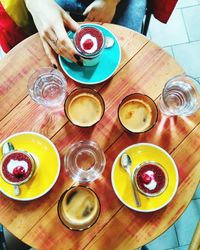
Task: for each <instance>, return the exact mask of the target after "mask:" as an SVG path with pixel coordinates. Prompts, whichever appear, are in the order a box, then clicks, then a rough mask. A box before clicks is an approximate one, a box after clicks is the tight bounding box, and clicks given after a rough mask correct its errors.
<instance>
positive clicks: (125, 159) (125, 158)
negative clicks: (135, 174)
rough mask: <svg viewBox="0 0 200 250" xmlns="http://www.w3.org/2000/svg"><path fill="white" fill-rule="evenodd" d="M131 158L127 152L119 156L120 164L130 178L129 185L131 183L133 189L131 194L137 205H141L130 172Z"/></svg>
mask: <svg viewBox="0 0 200 250" xmlns="http://www.w3.org/2000/svg"><path fill="white" fill-rule="evenodd" d="M131 164H132V161H131V158H130V156H129V155H128V154H125V153H124V154H123V155H122V156H121V166H122V167H123V168H124V170H126V172H127V173H128V175H129V177H130V179H131V185H132V189H133V195H134V199H135V204H136V206H137V207H140V206H141V202H140V200H139V197H138V194H137V191H136V187H135V182H134V180H132V174H131Z"/></svg>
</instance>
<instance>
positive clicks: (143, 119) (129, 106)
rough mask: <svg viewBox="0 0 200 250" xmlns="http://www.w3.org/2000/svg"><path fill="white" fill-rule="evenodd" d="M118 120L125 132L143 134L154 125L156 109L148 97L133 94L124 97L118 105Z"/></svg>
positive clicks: (156, 116)
mask: <svg viewBox="0 0 200 250" xmlns="http://www.w3.org/2000/svg"><path fill="white" fill-rule="evenodd" d="M118 118H119V121H120V123H121V125H122V127H123V129H124V130H125V131H127V132H131V133H143V132H146V131H148V130H150V129H151V128H153V127H154V125H155V124H156V122H157V119H158V109H157V106H156V104H155V102H154V101H153V100H152V99H151V98H150V97H149V96H147V95H144V94H140V93H133V94H130V95H128V96H126V97H125V98H124V99H123V100H122V102H121V103H120V105H119V107H118Z"/></svg>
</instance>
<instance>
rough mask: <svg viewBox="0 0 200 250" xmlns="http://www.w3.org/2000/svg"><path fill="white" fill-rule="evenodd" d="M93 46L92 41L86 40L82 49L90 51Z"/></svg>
mask: <svg viewBox="0 0 200 250" xmlns="http://www.w3.org/2000/svg"><path fill="white" fill-rule="evenodd" d="M93 45H94V43H93V41H92V40H91V39H87V40H85V42H84V43H83V48H84V49H85V50H89V49H91V48H92V47H93Z"/></svg>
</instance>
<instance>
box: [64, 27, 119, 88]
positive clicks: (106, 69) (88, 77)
mask: <svg viewBox="0 0 200 250" xmlns="http://www.w3.org/2000/svg"><path fill="white" fill-rule="evenodd" d="M90 25H91V26H94V27H96V28H98V29H100V30H101V31H102V32H103V34H104V35H105V36H108V37H112V38H113V39H114V41H115V42H114V45H113V46H112V47H110V48H107V49H104V50H103V54H102V57H101V60H100V62H99V63H98V64H97V65H95V66H92V67H86V66H83V67H81V66H79V65H78V64H76V63H72V62H70V61H69V60H68V59H66V58H64V57H62V56H59V62H60V65H61V67H62V69H63V71H64V72H65V73H66V74H67V75H68V76H69V77H70V78H72V79H73V80H74V81H76V82H79V83H83V84H89V85H93V84H98V83H101V82H104V81H106V80H107V79H108V78H110V77H111V76H112V75H113V74H114V72H115V71H116V69H117V68H118V66H119V64H120V60H121V49H120V45H119V42H118V41H117V38H116V37H115V35H114V34H113V33H112V32H111V31H110V30H108V29H107V28H105V27H104V26H101V25H98V24H90ZM71 36H73V33H72V32H71V33H69V37H71Z"/></svg>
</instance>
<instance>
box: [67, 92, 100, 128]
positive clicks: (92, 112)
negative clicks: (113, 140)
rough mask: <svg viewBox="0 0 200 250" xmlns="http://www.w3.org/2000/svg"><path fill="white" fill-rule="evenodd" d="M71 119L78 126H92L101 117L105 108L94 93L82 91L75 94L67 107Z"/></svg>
mask: <svg viewBox="0 0 200 250" xmlns="http://www.w3.org/2000/svg"><path fill="white" fill-rule="evenodd" d="M67 113H68V116H69V119H70V120H71V121H72V122H73V123H74V124H76V125H78V126H83V127H87V126H91V125H93V124H95V123H96V122H98V121H99V120H100V119H101V116H102V113H103V109H102V106H101V103H100V101H99V100H98V98H96V97H95V96H94V95H92V94H89V93H81V94H79V95H77V96H75V97H74V98H73V99H72V100H71V101H70V103H69V105H68V108H67Z"/></svg>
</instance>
